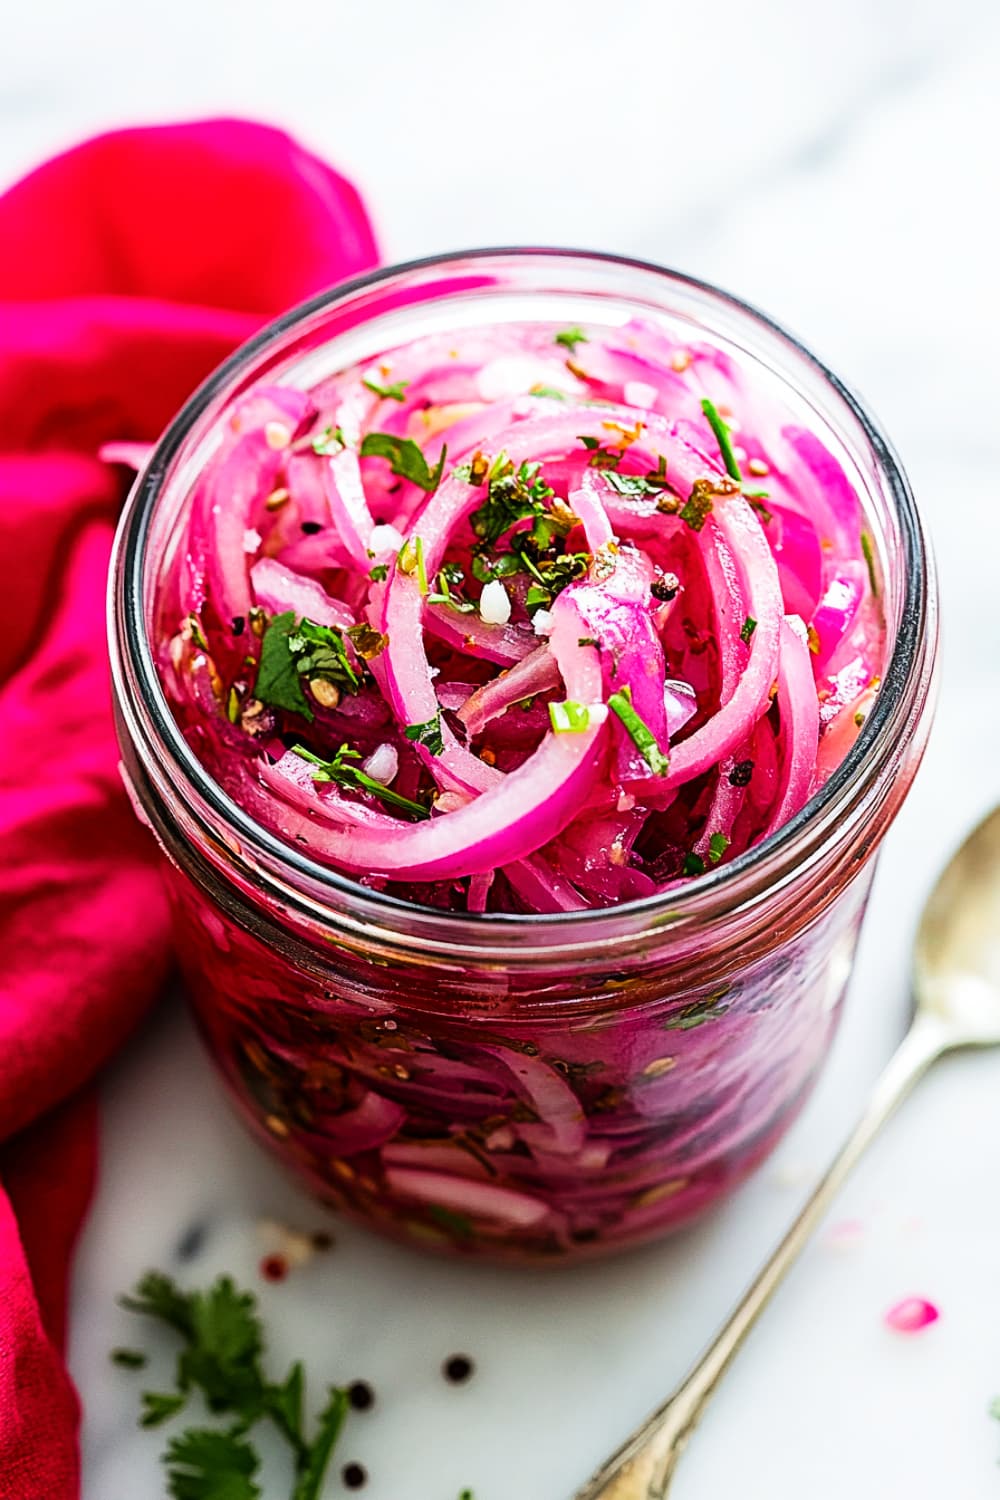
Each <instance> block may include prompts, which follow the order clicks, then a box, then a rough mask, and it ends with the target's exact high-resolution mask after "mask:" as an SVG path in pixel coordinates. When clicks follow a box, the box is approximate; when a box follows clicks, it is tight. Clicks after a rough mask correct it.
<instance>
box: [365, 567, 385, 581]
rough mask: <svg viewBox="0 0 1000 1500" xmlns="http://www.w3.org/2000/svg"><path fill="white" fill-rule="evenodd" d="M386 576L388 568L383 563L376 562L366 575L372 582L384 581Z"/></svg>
mask: <svg viewBox="0 0 1000 1500" xmlns="http://www.w3.org/2000/svg"><path fill="white" fill-rule="evenodd" d="M388 576H389V569H388V567H387V566H386V564H385V563H376V564H375V566H374V568H371V569H370V570H369V573H368V577H369V578H370V579H371V581H372V583H385V580H386V579H387V578H388Z"/></svg>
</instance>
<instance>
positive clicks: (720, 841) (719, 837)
mask: <svg viewBox="0 0 1000 1500" xmlns="http://www.w3.org/2000/svg"><path fill="white" fill-rule="evenodd" d="M728 848H729V840H728V838H727V837H726V835H725V834H724V833H713V834H712V837H711V838H710V839H709V841H708V860H709V864H713V865H717V864H718V863H719V860H720V859H721V858H722V856H723V855H724V854H725V852H726V850H727V849H728Z"/></svg>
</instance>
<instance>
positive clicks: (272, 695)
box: [254, 609, 313, 722]
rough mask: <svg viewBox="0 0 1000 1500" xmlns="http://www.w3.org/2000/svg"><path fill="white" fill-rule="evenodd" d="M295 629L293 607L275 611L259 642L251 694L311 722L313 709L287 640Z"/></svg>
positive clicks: (261, 700) (274, 706)
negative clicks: (254, 684) (254, 680)
mask: <svg viewBox="0 0 1000 1500" xmlns="http://www.w3.org/2000/svg"><path fill="white" fill-rule="evenodd" d="M294 631H295V611H294V610H293V609H287V610H285V612H284V614H280V615H275V617H274V619H273V620H272V621H271V623H270V624H269V625H268V627H267V629H266V630H265V632H264V638H263V640H262V641H261V643H260V666H259V667H258V669H257V682H256V686H255V687H254V697H255V698H258V699H259V700H260V702H261V703H267V704H269V705H270V707H271V708H284V709H287V710H288V712H289V713H293V714H301V715H302V717H303V718H304V719H308V720H309V721H310V722H311V721H312V719H313V711H312V709H311V708H310V707H309V703H308V701H307V699H306V695H305V693H304V692H303V691H302V685H301V683H300V682H299V669H298V666H297V664H296V661H295V657H294V655H293V653H292V649H291V646H290V644H289V638H290V637H291V636H292V635H293V633H294Z"/></svg>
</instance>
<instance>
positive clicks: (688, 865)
mask: <svg viewBox="0 0 1000 1500" xmlns="http://www.w3.org/2000/svg"><path fill="white" fill-rule="evenodd" d="M704 873H705V861H704V860H703V859H702V857H701V855H700V854H695V853H693V852H692V853H691V854H685V856H684V862H683V864H682V865H681V874H682V875H704Z"/></svg>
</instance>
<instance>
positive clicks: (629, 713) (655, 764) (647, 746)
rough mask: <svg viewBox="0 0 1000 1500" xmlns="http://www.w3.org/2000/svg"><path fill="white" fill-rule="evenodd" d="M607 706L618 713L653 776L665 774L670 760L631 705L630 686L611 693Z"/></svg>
mask: <svg viewBox="0 0 1000 1500" xmlns="http://www.w3.org/2000/svg"><path fill="white" fill-rule="evenodd" d="M608 707H609V708H610V710H611V712H612V713H614V714H617V715H618V718H619V719H620V720H621V722H622V725H623V727H624V729H625V732H626V734H627V735H628V736H629V738H630V739H631V741H632V743H633V744H634V745H635V748H636V749H637V750H638V752H639V754H640V755H641V756H642V758H643V760H644V761H645V762H646V764H647V766H648V767H649V769H650V770H651V771H652V772H653V774H654V776H665V775H666V774H667V771H668V770H669V769H670V760H669V758H668V757H667V756H666V755H664V753H663V751H662V750H661V749H660V747H659V745H658V744H657V742H656V736H655V735H654V734H653V732H652V730H651V729H650V727H649V725H648V724H645V723H644V722H643V720H642V719H641V718H640V717H639V715H638V714H637V713H636V711H635V709H634V708H633V707H632V690H631V688H627V687H626V688H623V689H622V691H621V692H620V693H612V694H611V697H610V698H609V699H608Z"/></svg>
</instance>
